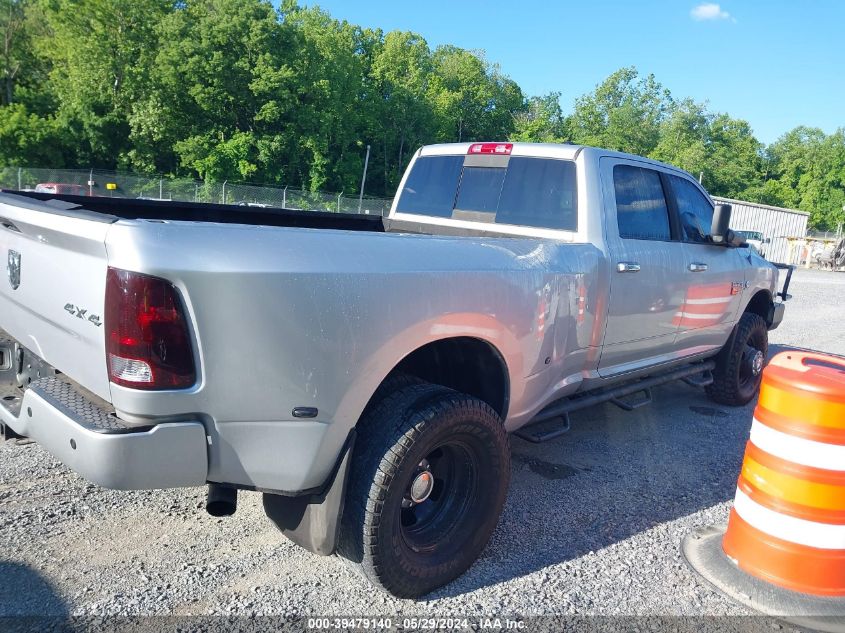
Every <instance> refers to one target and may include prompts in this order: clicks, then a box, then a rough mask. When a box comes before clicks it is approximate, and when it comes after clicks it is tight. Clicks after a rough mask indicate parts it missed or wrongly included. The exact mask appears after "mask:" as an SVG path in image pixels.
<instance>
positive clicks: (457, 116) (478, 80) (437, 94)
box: [428, 46, 525, 142]
mask: <svg viewBox="0 0 845 633" xmlns="http://www.w3.org/2000/svg"><path fill="white" fill-rule="evenodd" d="M432 61H433V72H432V75H431V79H430V82H429V90H428V98H429V100H430V101H431V103H432V107H433V108H434V111H435V114H436V117H437V140H438V141H442V142H450V141H479V140H498V139H504V138H507V137H508V136H510V133H511V131H512V129H513V125H514V123H513V116H514V114H515V113H517V112H519V111H521V110H522V109H523V108H524V107H525V106H524V98H523V94H522V90H521V89H520V88H519V86H518V85H517V84H516V83H515V82H514V81H512V80H511V79H509V78H508V77H506V76H504V75H503V74H502V73H501V70H500V69H499V68H498V67H497V66H491V65H489V64H488V63H487V62H486V61H485V60H484V59H483V58H482V57H481V56H479V55H478V54H475V53H473V52H470V51H467V50H464V49H462V48H458V47H456V46H439V47H438V48H437V49H436V50H435V51H434V55H433V60H432Z"/></svg>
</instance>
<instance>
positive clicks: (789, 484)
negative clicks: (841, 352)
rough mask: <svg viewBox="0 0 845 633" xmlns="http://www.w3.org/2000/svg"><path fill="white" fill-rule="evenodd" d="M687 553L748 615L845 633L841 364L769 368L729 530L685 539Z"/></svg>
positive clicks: (781, 362) (784, 363) (807, 360)
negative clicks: (748, 608) (753, 610)
mask: <svg viewBox="0 0 845 633" xmlns="http://www.w3.org/2000/svg"><path fill="white" fill-rule="evenodd" d="M683 551H684V555H685V556H686V558H687V560H688V562H690V564H691V565H692V566H693V568H694V569H696V570H697V571H698V572H699V573H701V574H702V576H704V578H705V579H706V580H708V581H710V582H711V583H712V584H714V585H715V586H716V587H717V588H719V589H721V590H722V591H724V592H725V593H728V594H729V595H732V596H733V597H734V598H737V599H738V600H740V601H741V602H743V603H745V604H746V605H748V606H751V607H753V608H756V609H757V610H759V611H763V612H764V613H768V614H771V615H778V616H791V617H787V619H791V620H793V621H796V622H799V623H803V624H808V625H811V626H814V627H815V628H820V629H822V630H836V631H845V358H841V357H838V356H830V355H825V354H817V353H813V352H805V351H794V352H783V353H781V354H778V355H777V356H775V357H774V358H773V359H772V360H771V362H770V363H769V365H768V366H767V367H766V369H765V370H764V371H763V379H762V383H761V386H760V397H759V400H758V403H757V408H756V409H755V411H754V420H753V422H752V425H751V435H750V439H749V440H748V443H747V444H746V448H745V458H744V461H743V465H742V471H741V472H740V475H739V481H738V482H737V490H736V497H735V499H734V507H733V509H732V510H731V513H730V518H729V520H728V525H727V530H724V529H720V528H706V529H705V530H701V531H699V532H697V533H695V534H693V535H690V536H689V537H687V538H686V539H685V540H684V543H683Z"/></svg>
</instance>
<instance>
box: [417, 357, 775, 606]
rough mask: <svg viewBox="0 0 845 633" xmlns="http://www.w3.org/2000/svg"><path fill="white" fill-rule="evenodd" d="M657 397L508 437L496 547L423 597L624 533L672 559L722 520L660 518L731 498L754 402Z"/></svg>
mask: <svg viewBox="0 0 845 633" xmlns="http://www.w3.org/2000/svg"><path fill="white" fill-rule="evenodd" d="M772 347H774V346H772ZM653 393H654V402H653V403H652V404H651V405H650V406H647V407H644V408H642V409H637V410H636V411H633V412H623V411H622V410H620V409H618V408H616V407H614V406H613V405H611V404H605V405H601V406H598V407H595V408H593V409H588V410H585V411H582V412H579V413H577V414H575V415H573V416H572V430H571V431H570V432H569V433H567V434H566V435H564V436H562V437H560V438H558V439H556V440H553V441H551V442H548V443H546V444H539V445H537V444H531V443H529V442H526V441H524V440H522V439H519V438H517V437H515V436H512V437H511V447H512V473H511V487H510V494H509V496H508V501H507V504H506V506H505V511H504V513H503V515H502V519H501V521H500V523H499V526H498V528H497V530H496V532H495V533H494V535H493V538H492V540H491V542H490V544H489V545H488V547H487V549H486V550H485V552H484V554H483V555H482V557H481V558H480V559H479V561H478V562H477V563H476V564H475V565H473V567H472V568H471V569H470V570H469V571H468V572H467V573H466V574H465V575H464V576H462V577H461V578H458V579H457V580H456V581H454V582H452V583H451V584H449V585H447V586H446V587H443V588H442V589H440V590H437V591H435V592H434V593H432V594H430V595H429V596H426V599H437V598H446V597H453V596H458V595H461V594H465V593H467V592H471V591H475V590H477V589H481V588H483V587H488V586H491V585H494V584H497V583H501V582H505V581H508V580H511V579H514V578H518V577H522V576H526V575H529V574H532V573H534V572H540V571H541V570H543V569H545V568H546V567H549V566H551V565H559V564H564V565H565V563H566V561H570V560H574V559H577V558H580V557H583V556H586V555H589V554H591V553H593V552H597V551H598V550H601V549H604V548H610V547H614V546H617V545H618V546H620V547H623V548H628V547H630V546H631V545H629V544H622V542H623V541H626V540H628V539H634V540H638V541H640V543H639V546H642V545H643V544H644V543H646V544H648V548H647V549H648V550H649V551H652V552H654V553H655V555H656V556H658V557H665V556H676V555H677V552H678V547H679V542H680V539H681V538H682V537H683V536H684V535H685V534H686V533H688V532H689V531H690V530H691V529H692V527H695V526H694V525H690V526H688V525H687V524H689V523H690V521H694V522H696V524H697V525H707V524H709V523H713V522H714V521H723V520H725V519H726V518H727V506H724V507H721V508H716V509H714V510H713V511H712V512H709V513H707V515H706V516H703V517H702V518H701V519H700V520H699V519H698V517H694V518H692V519H690V520H688V521H686V522H684V525H679V526H674V527H672V526H670V527H668V530H669V536H668V537H667V534H666V530H667V528H666V526H665V525H664V524H667V523H670V522H672V521H675V520H677V519H681V518H683V517H689V515H692V514H695V513H698V512H700V511H702V510H705V509H709V508H712V507H713V506H718V505H719V504H724V502H726V501H729V500H732V499H733V497H734V494H735V491H736V480H737V476H738V474H739V470H740V466H741V463H742V457H743V453H744V448H745V443H746V441H747V439H748V432H749V429H750V426H751V420H752V413H753V409H754V403H751V404H749V405H747V406H745V407H741V408H731V407H723V406H721V405H717V404H715V403H713V402H712V401H710V400H709V399H708V398H707V397H706V395H705V394H704V392H703V390H701V389H694V388H691V387H689V386H686V385H683V384H680V383H677V384H671V385H664V386H662V387H659V388H657V389H655V390H654V392H653ZM657 526H661V527H660V528H659V529H658V530H653V528H655V527H657ZM642 539H645V540H644V541H643V540H642ZM651 541H653V543H651ZM633 546H637V544H634V545H633ZM637 549H641V547H637ZM670 550H671V551H670ZM566 575H567V574H564V577H566ZM555 577H558V578H559V577H560V574H559V573H556V574H555ZM538 582H542V575H541V576H540V577H539V578H538ZM573 582H577V579H574V578H573Z"/></svg>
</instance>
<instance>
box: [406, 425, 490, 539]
mask: <svg viewBox="0 0 845 633" xmlns="http://www.w3.org/2000/svg"><path fill="white" fill-rule="evenodd" d="M478 473H479V459H478V455H477V454H476V452H475V450H473V448H471V447H470V446H469V445H468V444H466V443H464V442H461V441H458V440H455V441H450V442H448V443H444V444H440V445H439V446H437V447H435V448H434V449H433V450H431V451H429V452H428V453H427V454H426V456H425V458H424V459H422V460H420V462H419V464H417V468H416V469H415V470H414V472H413V474H412V476H411V477H410V478H409V480H408V481H407V482H406V486H405V491H404V495H403V498H402V504H401V505H402V507H401V510H400V517H399V532H400V535H401V538H402V541H403V543H404V544H405V546H406V547H408V548H409V549H411V550H412V551H414V552H417V553H429V552H432V551H434V550H435V549H437V547H438V545H440V544H441V543H444V542H449V541H450V537H452V536H453V535H454V533H455V531H456V530H457V529H459V528H460V526H461V525H463V524H465V522H466V520H467V518H468V517H469V515H470V514H472V508H473V505H474V503H473V502H474V501H477V498H478V495H477V489H478ZM428 474H430V476H431V478H432V479H433V485H432V486H431V489H430V492H429V494H427V495H425V497H424V498H422V497H423V495H424V493H425V492H427V491H428V489H427V488H426V486H425V481H426V477H427V475H428ZM415 484H416V487H415ZM456 544H458V543H455V542H453V545H456Z"/></svg>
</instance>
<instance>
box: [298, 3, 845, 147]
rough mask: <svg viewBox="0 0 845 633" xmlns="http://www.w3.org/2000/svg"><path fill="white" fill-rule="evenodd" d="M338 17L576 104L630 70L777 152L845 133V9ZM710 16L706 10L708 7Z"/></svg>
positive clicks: (334, 6)
mask: <svg viewBox="0 0 845 633" xmlns="http://www.w3.org/2000/svg"><path fill="white" fill-rule="evenodd" d="M303 4H306V5H309V6H313V5H314V4H318V5H319V6H321V7H322V8H323V9H325V10H327V11H328V12H329V13H330V14H331V15H332V16H333V17H335V18H338V19H345V20H348V21H349V22H352V23H354V24H359V25H361V26H369V27H378V28H381V29H383V30H385V31H390V30H394V29H400V30H408V31H415V32H417V33H419V34H421V35H422V36H423V37H425V39H426V40H427V41H428V43H429V45H430V46H431V47H432V48H434V47H435V46H437V45H438V44H455V45H457V46H461V47H463V48H469V49H483V50H484V51H486V53H487V58H488V59H489V60H490V61H492V62H496V63H498V64H499V65H500V66H501V67H502V70H503V71H504V72H505V74H507V75H509V76H510V77H512V78H513V79H514V80H516V81H517V83H519V85H520V86H521V87H522V89H523V90H524V91H525V92H526V94H529V95H530V94H544V93H548V92H552V91H556V92H561V93H562V97H561V105H562V106H563V108H564V111H565V112H568V111H571V109H572V103H573V100H574V99H575V97H577V96H579V95H581V94H583V93H585V92H588V91H590V90H592V89H593V88H594V87H595V85H596V84H597V83H599V82H600V81H601V80H602V79H604V78H605V77H607V75H609V74H610V73H612V72H613V71H614V70H616V69H617V68H620V67H622V66H631V65H633V66H636V67H637V69H638V70H639V71H640V73H641V74H643V75H645V74H648V73H654V75H655V76H656V78H657V80H658V81H660V82H661V83H662V84H663V85H664V86H666V87H667V88H669V90H671V92H672V94H673V96H675V97H676V98H683V97H692V98H693V99H695V100H696V101H707V102H708V103H709V105H710V108H711V110H715V111H719V112H727V113H728V114H730V115H731V116H733V117H736V118H742V119H746V120H747V121H748V122H749V123H750V124H751V126H752V128H753V129H754V131H755V133H756V135H757V137H758V138H759V139H760V140H761V141H763V142H764V143H771V142H772V141H774V140H776V139H777V138H778V137H779V136H780V135H781V134H783V133H784V132H786V131H788V130H790V129H792V128H793V127H795V126H797V125H809V126H813V127H820V128H822V129H823V130H824V131H825V132H827V133H831V132H833V131H834V130H836V128H838V127H845V1H843V0H803V1H801V2H796V1H795V0H790V1H786V0H757V1H752V0H736V1H733V0H725V1H724V2H720V3H719V4H718V5H717V4H714V3H702V2H696V1H695V0H693V1H691V2H688V1H685V0H662V1H660V0H630V1H627V2H625V1H622V0H614V1H604V2H601V1H592V2H591V1H589V0H585V1H582V2H562V1H554V0H546V1H540V0H519V1H514V0H511V1H510V2H504V1H500V0H490V1H488V2H482V1H481V0H449V1H446V0H416V1H415V2H409V1H407V0H405V1H403V0H367V1H366V2H362V1H358V2H352V1H350V0H320V1H319V2H310V1H308V0H303ZM702 4H704V5H709V6H704V7H701V5H702Z"/></svg>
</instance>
